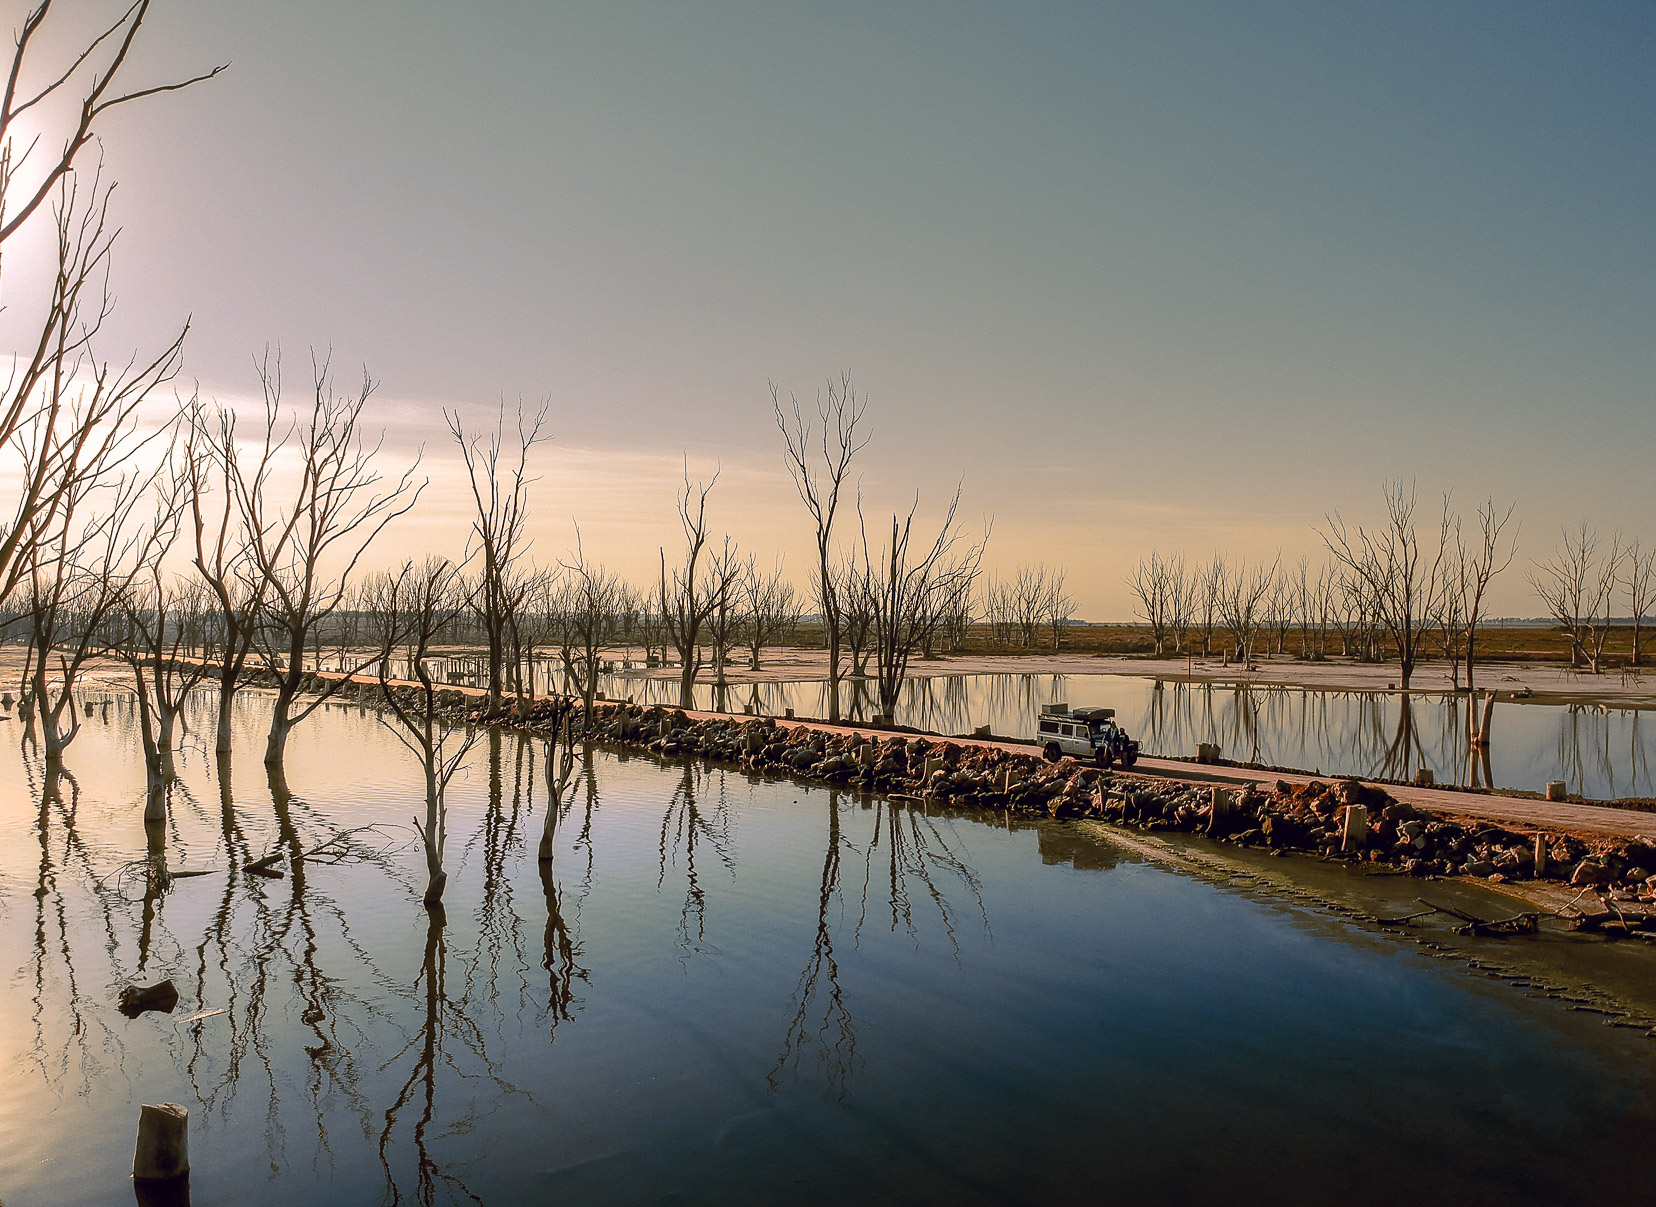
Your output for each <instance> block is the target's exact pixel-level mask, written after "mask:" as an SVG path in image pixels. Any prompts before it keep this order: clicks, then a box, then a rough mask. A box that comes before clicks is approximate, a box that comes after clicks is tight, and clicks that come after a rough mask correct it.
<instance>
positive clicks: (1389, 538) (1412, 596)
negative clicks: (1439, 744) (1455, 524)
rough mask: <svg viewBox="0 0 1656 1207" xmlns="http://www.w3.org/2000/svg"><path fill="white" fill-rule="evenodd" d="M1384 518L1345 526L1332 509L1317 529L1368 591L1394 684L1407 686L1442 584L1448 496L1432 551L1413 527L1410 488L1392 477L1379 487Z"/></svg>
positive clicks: (1447, 529)
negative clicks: (1390, 655)
mask: <svg viewBox="0 0 1656 1207" xmlns="http://www.w3.org/2000/svg"><path fill="white" fill-rule="evenodd" d="M1385 496H1386V522H1385V523H1384V524H1382V525H1380V526H1379V527H1378V528H1375V529H1372V530H1371V529H1367V528H1362V527H1359V528H1357V530H1356V531H1355V532H1351V531H1349V530H1348V529H1347V527H1346V524H1345V521H1344V520H1342V519H1341V518H1340V514H1339V513H1338V512H1333V513H1331V514H1329V515H1328V516H1327V521H1328V531H1327V532H1324V533H1321V534H1320V535H1321V536H1322V538H1323V543H1324V544H1326V545H1327V546H1328V551H1329V552H1330V553H1331V554H1333V555H1334V557H1335V558H1336V559H1337V560H1338V561H1339V562H1340V563H1341V564H1342V565H1344V566H1345V567H1346V568H1347V569H1348V570H1349V571H1350V572H1351V575H1352V577H1353V578H1354V579H1356V580H1359V581H1360V582H1361V583H1362V584H1363V585H1364V586H1365V587H1366V588H1367V591H1368V597H1369V599H1370V600H1371V601H1372V603H1373V605H1374V611H1375V616H1376V619H1377V620H1378V622H1379V627H1380V628H1381V629H1383V630H1384V631H1385V632H1386V633H1387V634H1389V635H1390V637H1391V639H1392V644H1393V647H1394V648H1395V649H1396V651H1397V663H1398V671H1397V673H1398V679H1399V686H1401V687H1402V688H1404V689H1405V690H1407V688H1408V686H1409V678H1410V676H1412V675H1413V674H1414V668H1415V662H1416V660H1417V659H1418V657H1419V654H1420V642H1421V638H1422V637H1423V636H1424V635H1425V632H1426V627H1427V626H1428V625H1429V624H1430V623H1431V618H1432V614H1433V610H1434V609H1435V608H1436V606H1437V604H1438V600H1439V597H1440V595H1441V594H1442V592H1443V589H1444V582H1443V568H1444V556H1445V554H1446V553H1447V551H1448V543H1449V542H1448V538H1449V500H1448V498H1447V497H1446V498H1445V499H1444V503H1443V521H1442V524H1441V526H1440V528H1439V531H1438V542H1437V549H1436V551H1435V552H1430V551H1423V550H1422V549H1421V547H1420V537H1419V534H1418V533H1417V532H1416V530H1415V524H1414V509H1415V491H1414V487H1413V486H1412V485H1410V486H1408V487H1405V486H1404V485H1403V483H1402V482H1393V483H1391V484H1389V485H1388V486H1386V488H1385Z"/></svg>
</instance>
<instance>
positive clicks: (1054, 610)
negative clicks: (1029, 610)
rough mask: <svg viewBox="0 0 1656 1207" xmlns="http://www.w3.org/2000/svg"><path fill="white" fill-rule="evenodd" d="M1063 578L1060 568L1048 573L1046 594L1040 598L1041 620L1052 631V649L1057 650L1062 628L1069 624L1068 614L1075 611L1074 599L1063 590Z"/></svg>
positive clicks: (1062, 569) (1062, 571)
mask: <svg viewBox="0 0 1656 1207" xmlns="http://www.w3.org/2000/svg"><path fill="white" fill-rule="evenodd" d="M1064 577H1065V575H1064V568H1063V567H1062V566H1059V567H1058V568H1057V569H1055V570H1051V571H1049V572H1048V573H1047V576H1046V580H1047V583H1046V592H1045V593H1044V594H1043V595H1042V596H1041V619H1042V620H1043V621H1044V622H1045V623H1046V626H1047V628H1049V629H1050V630H1051V631H1052V648H1053V649H1057V648H1058V642H1059V639H1060V637H1062V636H1063V632H1064V626H1065V625H1067V624H1069V620H1070V613H1071V612H1072V611H1073V610H1074V609H1075V597H1074V596H1073V595H1071V594H1070V593H1069V591H1068V590H1066V589H1065V587H1064Z"/></svg>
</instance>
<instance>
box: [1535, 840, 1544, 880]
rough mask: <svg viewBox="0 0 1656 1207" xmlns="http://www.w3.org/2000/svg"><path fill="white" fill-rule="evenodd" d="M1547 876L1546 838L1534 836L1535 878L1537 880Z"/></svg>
mask: <svg viewBox="0 0 1656 1207" xmlns="http://www.w3.org/2000/svg"><path fill="white" fill-rule="evenodd" d="M1546 874H1547V836H1546V835H1545V834H1537V835H1536V836H1535V877H1536V879H1537V880H1539V879H1540V878H1541V877H1542V876H1545V875H1546Z"/></svg>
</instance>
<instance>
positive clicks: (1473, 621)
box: [1453, 498, 1518, 692]
mask: <svg viewBox="0 0 1656 1207" xmlns="http://www.w3.org/2000/svg"><path fill="white" fill-rule="evenodd" d="M1511 522H1512V505H1511V504H1509V505H1508V506H1507V509H1506V510H1505V511H1500V512H1498V511H1497V510H1496V507H1495V500H1494V499H1493V498H1489V499H1485V500H1484V502H1483V503H1482V504H1480V505H1479V507H1478V529H1477V533H1476V535H1475V536H1474V537H1473V539H1472V541H1471V543H1470V544H1468V543H1467V542H1466V541H1464V540H1463V539H1462V538H1461V532H1460V527H1459V525H1456V528H1455V573H1454V575H1453V581H1454V582H1455V583H1456V584H1457V585H1458V588H1459V591H1460V599H1461V602H1460V615H1461V624H1462V625H1463V626H1464V629H1465V633H1466V639H1465V641H1464V643H1463V645H1464V649H1465V654H1466V690H1467V691H1469V692H1472V691H1476V690H1477V686H1478V685H1477V677H1476V664H1477V650H1478V625H1479V624H1480V623H1482V621H1483V610H1484V604H1485V602H1486V601H1485V598H1484V596H1485V594H1486V593H1487V592H1488V590H1489V584H1490V582H1491V581H1492V580H1493V579H1494V577H1495V576H1496V575H1497V574H1499V573H1501V572H1502V571H1503V570H1505V569H1506V568H1507V567H1508V566H1510V565H1512V559H1513V558H1514V557H1516V556H1517V553H1518V530H1517V528H1516V527H1514V528H1512V529H1511V530H1510V531H1509V530H1508V527H1507V526H1508V525H1509V524H1510V523H1511Z"/></svg>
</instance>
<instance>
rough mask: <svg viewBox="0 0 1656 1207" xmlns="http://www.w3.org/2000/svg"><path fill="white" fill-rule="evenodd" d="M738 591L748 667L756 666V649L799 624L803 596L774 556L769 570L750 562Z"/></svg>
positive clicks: (786, 633) (757, 663) (758, 650)
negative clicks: (748, 659)
mask: <svg viewBox="0 0 1656 1207" xmlns="http://www.w3.org/2000/svg"><path fill="white" fill-rule="evenodd" d="M739 590H740V591H741V594H742V599H743V605H742V612H743V617H744V620H743V628H742V637H743V640H744V642H745V643H746V645H747V648H748V652H749V654H750V655H751V661H750V663H749V665H750V667H751V669H753V670H758V669H759V652H760V650H762V649H763V648H764V647H765V646H767V645H775V644H776V643H777V642H779V641H782V640H784V639H786V638H787V637H788V636H789V634H791V633H792V632H793V631H794V629H795V628H797V627H798V625H799V618H800V615H801V613H802V612H803V611H804V600H802V599H801V598H800V596H799V592H797V591H795V590H794V586H793V584H792V583H790V582H788V581H787V579H786V578H784V577H783V572H782V562H781V560H780V559H778V561H777V563H776V565H775V566H774V567H773V568H772V569H771V571H770V573H769V574H765V573H761V572H760V571H759V569H758V567H757V566H756V565H751V564H750V566H749V568H748V572H747V573H746V574H745V575H744V576H743V577H742V581H741V583H740V585H739Z"/></svg>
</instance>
